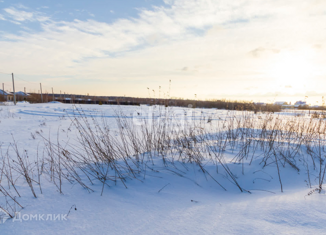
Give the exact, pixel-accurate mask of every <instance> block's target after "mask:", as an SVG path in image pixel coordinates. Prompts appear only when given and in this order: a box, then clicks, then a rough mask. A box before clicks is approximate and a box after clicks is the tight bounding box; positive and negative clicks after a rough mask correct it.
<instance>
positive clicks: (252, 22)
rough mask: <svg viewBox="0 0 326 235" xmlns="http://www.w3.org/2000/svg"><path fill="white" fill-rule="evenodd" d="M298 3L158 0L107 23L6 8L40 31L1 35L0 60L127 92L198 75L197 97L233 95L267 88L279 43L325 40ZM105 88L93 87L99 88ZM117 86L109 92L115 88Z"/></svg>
mask: <svg viewBox="0 0 326 235" xmlns="http://www.w3.org/2000/svg"><path fill="white" fill-rule="evenodd" d="M299 1H300V2H301V3H302V4H297V3H296V2H290V3H287V4H285V3H284V2H282V1H272V0H256V1H247V0H240V1H214V0H165V1H164V2H165V4H166V5H163V6H156V7H155V6H154V7H153V9H152V10H148V9H140V10H139V14H138V16H137V17H134V18H120V19H117V20H115V21H114V22H113V23H105V22H100V21H97V20H96V17H94V18H93V19H89V20H78V19H75V20H73V21H63V20H62V21H57V20H54V19H52V18H51V17H50V16H47V15H45V14H44V13H42V12H38V11H33V10H31V9H24V10H21V9H19V8H17V7H16V8H15V7H10V8H6V9H5V14H6V15H4V16H3V17H6V18H10V19H11V20H14V21H15V22H16V23H20V24H22V25H24V23H26V22H38V23H39V25H40V28H41V30H40V31H37V32H35V31H32V32H31V31H26V30H22V31H20V32H19V33H16V34H14V33H5V32H4V33H2V35H1V36H2V39H3V41H1V44H0V52H1V53H0V59H1V61H4V62H3V63H2V66H4V67H5V68H8V70H10V71H11V70H12V71H16V70H18V72H20V73H24V74H29V75H31V76H32V75H38V76H42V77H46V76H49V74H50V75H51V76H58V77H69V76H71V77H72V80H73V79H75V81H82V80H83V79H84V80H85V79H92V78H95V77H96V78H97V79H101V80H103V81H108V82H115V81H123V82H121V84H125V86H122V85H121V89H127V88H125V87H126V84H128V86H130V87H132V89H131V88H130V92H133V91H135V90H137V89H136V87H137V88H139V86H140V85H137V84H144V83H152V82H153V83H155V84H157V83H158V81H162V79H165V80H169V79H172V80H173V81H174V84H175V85H174V86H175V87H176V88H175V89H177V88H178V87H184V84H185V83H187V84H188V85H189V86H195V85H196V84H197V83H198V81H199V80H200V81H201V82H200V84H199V85H198V86H199V88H198V90H199V89H201V90H202V92H203V94H202V95H201V97H204V95H205V93H209V92H215V93H216V92H219V91H218V90H223V92H226V93H227V92H229V91H230V92H233V93H237V92H239V90H242V89H243V87H257V89H264V90H266V91H269V89H270V88H269V87H270V86H269V83H268V82H269V79H270V78H269V77H268V74H266V73H265V71H264V66H265V63H266V60H267V59H272V58H273V56H274V54H276V53H278V52H279V51H281V50H284V48H285V49H287V50H289V51H291V50H292V51H295V50H296V49H297V48H300V47H304V46H306V45H309V47H310V48H311V45H314V44H316V42H322V41H324V40H326V33H325V31H324V30H322V29H323V27H324V26H323V24H322V23H321V22H325V20H326V16H324V15H318V16H316V15H314V16H311V14H310V10H303V9H302V7H301V6H306V5H307V4H308V1H305V0H299ZM299 6H300V7H299ZM311 9H312V10H311V11H315V10H314V9H315V8H311ZM111 13H112V12H111ZM0 17H1V15H0ZM0 19H1V18H0ZM240 21H245V22H246V23H238V22H240ZM311 50H312V48H311ZM248 55H250V56H251V57H252V58H254V59H250V58H248ZM267 57H268V58H267ZM266 58H267V59H266ZM319 61H320V63H321V64H322V63H324V62H325V61H326V58H325V56H323V55H320V58H319ZM17 64H19V66H17ZM199 64H205V65H207V66H204V67H200V68H198V71H199V72H200V75H198V73H188V72H187V73H186V72H185V73H181V72H180V71H181V70H182V71H191V69H190V68H196V69H197V67H196V66H198V65H199ZM185 65H187V66H186V67H185ZM17 67H18V68H17ZM181 68H182V69H181ZM139 81H141V82H139ZM136 82H137V83H136ZM116 86H118V88H119V86H120V85H116ZM72 87H73V88H72V89H76V88H75V87H76V86H72ZM78 87H82V84H79V86H78ZM105 87H107V86H104V85H103V86H100V87H97V88H96V89H101V92H102V93H104V92H106V91H105V89H106V88H105ZM118 88H117V87H115V88H110V89H111V90H110V91H111V92H117V90H119V89H118ZM79 89H82V88H79ZM83 89H90V88H89V87H84V88H83ZM217 89H218V90H217ZM252 90H254V89H251V90H249V91H248V90H247V92H251V91H252ZM187 92H189V93H191V94H193V93H194V92H193V91H190V90H189V91H181V90H180V92H179V93H180V95H184V96H186V95H187ZM195 93H196V94H197V93H198V94H199V92H197V91H196V92H195ZM247 94H248V93H247ZM191 96H193V95H191Z"/></svg>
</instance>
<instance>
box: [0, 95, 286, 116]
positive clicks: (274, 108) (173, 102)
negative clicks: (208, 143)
mask: <svg viewBox="0 0 326 235" xmlns="http://www.w3.org/2000/svg"><path fill="white" fill-rule="evenodd" d="M4 100H6V99H5V97H4V96H0V101H4ZM16 100H17V101H28V102H30V103H42V102H43V103H47V102H51V101H59V102H62V103H74V104H101V105H164V106H178V107H192V108H216V109H227V110H248V111H255V112H260V111H261V112H279V111H281V106H280V105H275V104H259V103H258V104H257V103H254V102H249V101H237V100H235V101H234V100H226V99H221V100H205V101H204V100H190V99H181V98H171V99H154V98H138V97H116V96H83V95H68V94H43V96H41V95H40V94H36V93H30V94H29V95H28V96H22V95H17V96H16Z"/></svg>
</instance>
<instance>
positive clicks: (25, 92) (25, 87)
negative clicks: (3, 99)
mask: <svg viewBox="0 0 326 235" xmlns="http://www.w3.org/2000/svg"><path fill="white" fill-rule="evenodd" d="M24 93H25V95H26V87H24Z"/></svg>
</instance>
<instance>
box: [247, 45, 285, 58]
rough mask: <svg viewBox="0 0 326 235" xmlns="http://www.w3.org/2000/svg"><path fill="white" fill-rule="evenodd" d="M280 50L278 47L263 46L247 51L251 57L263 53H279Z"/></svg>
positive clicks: (259, 55)
mask: <svg viewBox="0 0 326 235" xmlns="http://www.w3.org/2000/svg"><path fill="white" fill-rule="evenodd" d="M279 52H280V50H278V49H268V48H263V47H257V48H256V49H254V50H252V51H250V52H249V54H250V55H251V56H253V57H256V58H257V57H261V56H263V55H264V54H267V53H279Z"/></svg>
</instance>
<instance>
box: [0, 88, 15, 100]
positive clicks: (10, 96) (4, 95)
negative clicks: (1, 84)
mask: <svg viewBox="0 0 326 235" xmlns="http://www.w3.org/2000/svg"><path fill="white" fill-rule="evenodd" d="M0 96H2V97H0V98H2V101H13V100H14V95H13V94H12V93H10V92H7V91H4V90H1V89H0Z"/></svg>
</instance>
